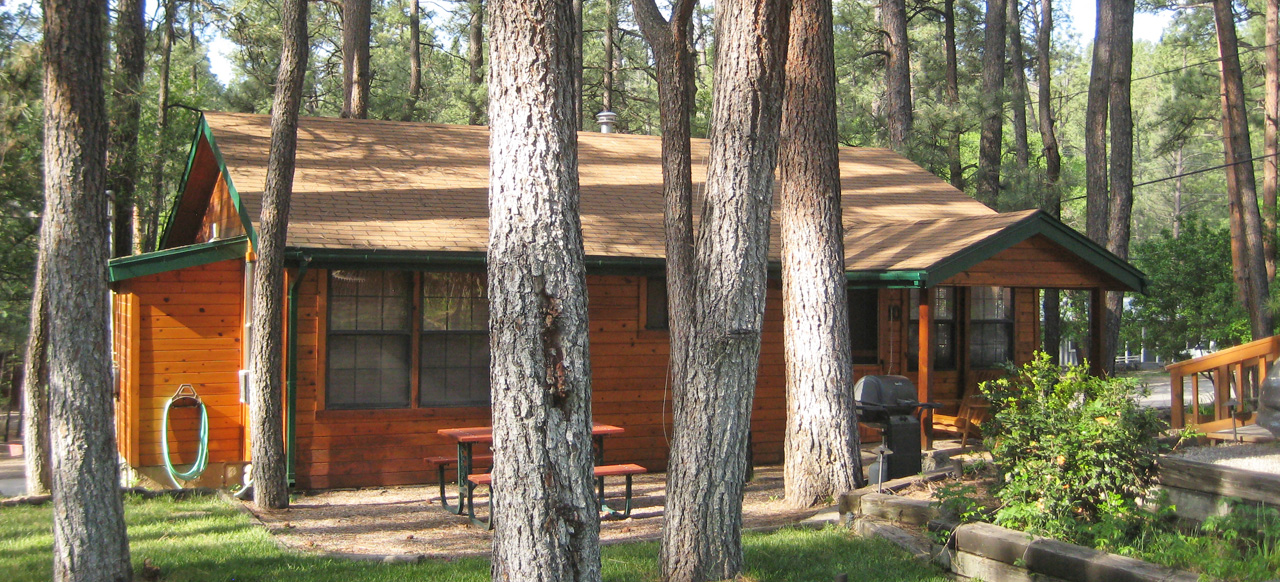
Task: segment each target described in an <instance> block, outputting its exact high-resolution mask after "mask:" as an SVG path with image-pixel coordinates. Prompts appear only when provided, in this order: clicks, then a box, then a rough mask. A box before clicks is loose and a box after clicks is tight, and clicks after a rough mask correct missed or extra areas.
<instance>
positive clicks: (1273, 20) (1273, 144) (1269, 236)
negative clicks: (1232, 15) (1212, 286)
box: [1262, 0, 1280, 281]
mask: <svg viewBox="0 0 1280 582" xmlns="http://www.w3.org/2000/svg"><path fill="white" fill-rule="evenodd" d="M1266 28H1267V32H1266V43H1267V47H1266V50H1265V52H1264V54H1265V55H1266V56H1265V58H1264V60H1263V64H1264V67H1263V68H1264V69H1265V70H1266V91H1265V93H1266V96H1265V103H1264V106H1265V111H1264V112H1263V124H1264V125H1263V126H1264V127H1265V130H1264V132H1265V133H1264V137H1263V139H1262V144H1263V145H1262V147H1263V155H1264V156H1266V157H1265V158H1264V159H1263V162H1262V246H1263V249H1264V250H1263V258H1264V260H1265V261H1266V265H1267V280H1268V281H1272V280H1275V278H1276V189H1277V188H1280V159H1277V156H1280V143H1278V142H1280V132H1278V131H1277V128H1278V127H1280V47H1277V46H1276V45H1277V43H1280V0H1267V16H1266Z"/></svg>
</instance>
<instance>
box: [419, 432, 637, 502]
mask: <svg viewBox="0 0 1280 582" xmlns="http://www.w3.org/2000/svg"><path fill="white" fill-rule="evenodd" d="M623 432H624V429H623V428H622V427H619V426H613V425H609V424H600V423H598V422H597V423H592V425H591V441H592V443H591V444H592V447H591V448H592V452H593V454H594V457H595V465H596V466H600V465H603V464H604V438H605V437H607V436H611V435H618V434H622V433H623ZM436 433H438V434H440V435H443V436H445V437H448V438H449V439H451V440H453V441H455V442H456V443H457V445H458V458H457V459H456V462H457V465H458V503H457V505H456V506H455V505H451V504H450V503H449V500H448V496H447V492H446V485H445V479H444V473H445V467H446V466H447V465H450V464H453V462H454V459H452V458H449V457H428V458H427V462H428V463H432V464H434V465H436V467H437V468H438V469H439V476H440V505H441V506H442V507H443V508H444V509H445V511H448V512H450V513H453V514H456V515H462V513H463V511H464V508H466V509H467V510H470V508H471V507H472V495H473V493H474V492H475V487H476V481H475V480H474V479H472V477H473V475H472V470H473V469H474V468H475V466H476V462H477V461H491V460H492V457H491V456H488V455H485V456H479V457H477V456H476V455H475V454H474V447H475V445H476V443H492V442H493V427H491V426H474V427H464V428H442V429H440V430H438V431H436ZM598 479H599V480H600V490H601V496H602V497H603V491H604V485H603V481H604V476H598ZM482 481H483V482H485V483H486V484H487V482H488V477H487V475H486V476H485V478H484V479H482ZM628 485H630V479H628ZM629 497H630V495H628V498H629ZM464 503H465V505H464ZM627 509H628V513H629V510H630V499H628V507H627ZM472 521H477V520H476V519H475V517H474V515H472ZM477 523H479V522H478V521H477ZM485 525H488V524H485Z"/></svg>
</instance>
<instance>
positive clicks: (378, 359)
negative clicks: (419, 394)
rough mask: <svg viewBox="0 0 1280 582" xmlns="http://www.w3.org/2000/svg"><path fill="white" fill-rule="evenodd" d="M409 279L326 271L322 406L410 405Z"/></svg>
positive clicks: (386, 274) (385, 273)
mask: <svg viewBox="0 0 1280 582" xmlns="http://www.w3.org/2000/svg"><path fill="white" fill-rule="evenodd" d="M412 293H413V280H412V278H411V277H410V275H409V274H407V273H397V272H392V271H347V270H335V271H330V273H329V337H328V350H329V353H328V364H329V365H328V368H329V370H328V377H327V380H326V382H325V386H326V397H325V401H326V407H328V408H335V409H344V408H345V409H351V408H404V407H407V406H409V371H410V367H411V365H412V363H411V362H410V355H409V340H410V334H411V332H412V329H411V325H412V321H411V320H410V312H411V310H412V300H411V298H412Z"/></svg>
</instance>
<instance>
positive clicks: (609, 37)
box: [601, 0, 618, 111]
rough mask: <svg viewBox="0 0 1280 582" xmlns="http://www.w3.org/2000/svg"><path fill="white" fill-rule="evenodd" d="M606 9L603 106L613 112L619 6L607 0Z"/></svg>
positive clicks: (612, 0) (611, 0)
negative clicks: (614, 49) (614, 48)
mask: <svg viewBox="0 0 1280 582" xmlns="http://www.w3.org/2000/svg"><path fill="white" fill-rule="evenodd" d="M604 9H605V29H604V91H603V97H602V99H601V105H603V107H604V110H605V111H613V76H614V72H615V71H616V69H617V67H616V62H615V60H614V59H615V57H614V51H613V45H614V42H615V40H614V39H615V38H617V36H618V5H617V4H615V3H614V0H605V2H604Z"/></svg>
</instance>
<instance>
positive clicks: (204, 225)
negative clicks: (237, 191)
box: [195, 174, 244, 243]
mask: <svg viewBox="0 0 1280 582" xmlns="http://www.w3.org/2000/svg"><path fill="white" fill-rule="evenodd" d="M215 228H216V230H217V234H218V236H217V237H216V238H217V239H225V238H231V237H236V236H241V235H243V234H244V223H242V222H240V214H239V212H238V211H236V205H235V202H232V200H231V192H230V191H229V190H228V189H227V180H226V178H225V177H224V176H223V175H222V174H218V181H217V182H214V184H213V193H212V194H211V195H210V196H209V207H208V208H206V209H205V211H204V218H202V219H201V221H200V231H199V232H197V233H196V240H195V242H197V243H202V242H209V241H211V240H214V239H215V237H214V236H213V235H214V230H215Z"/></svg>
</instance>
